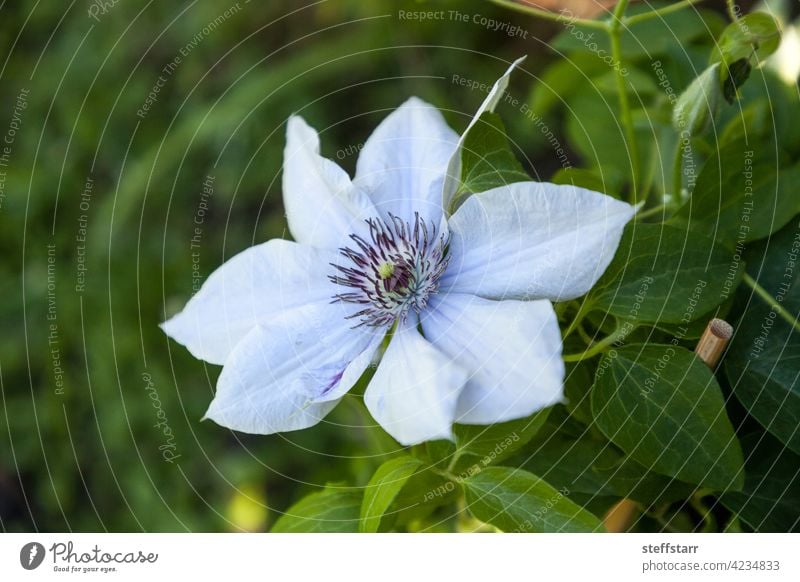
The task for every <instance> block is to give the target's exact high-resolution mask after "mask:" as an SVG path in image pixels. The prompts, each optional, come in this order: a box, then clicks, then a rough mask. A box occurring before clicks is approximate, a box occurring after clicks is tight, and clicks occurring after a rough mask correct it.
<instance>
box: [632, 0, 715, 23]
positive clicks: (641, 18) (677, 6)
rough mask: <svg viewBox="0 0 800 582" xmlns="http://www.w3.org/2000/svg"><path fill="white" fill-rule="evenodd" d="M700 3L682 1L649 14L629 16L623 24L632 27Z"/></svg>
mask: <svg viewBox="0 0 800 582" xmlns="http://www.w3.org/2000/svg"><path fill="white" fill-rule="evenodd" d="M702 1H703V0H682V1H681V2H675V4H670V5H669V6H665V7H664V8H659V9H658V10H653V11H651V12H643V13H641V14H636V15H634V16H629V17H628V19H627V20H626V21H625V22H626V23H627V24H628V25H629V26H632V25H634V24H636V23H638V22H644V21H645V20H650V19H651V18H655V17H656V16H662V17H663V16H666V15H667V14H670V13H672V12H677V11H678V10H683V9H684V8H688V7H689V6H694V5H695V4H700V2H702Z"/></svg>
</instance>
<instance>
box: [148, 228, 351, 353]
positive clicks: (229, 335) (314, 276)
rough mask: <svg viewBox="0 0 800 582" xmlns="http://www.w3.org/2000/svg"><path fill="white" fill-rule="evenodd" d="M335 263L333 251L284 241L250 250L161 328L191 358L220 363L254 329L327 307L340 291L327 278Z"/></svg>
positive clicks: (218, 272) (223, 268) (215, 275)
mask: <svg viewBox="0 0 800 582" xmlns="http://www.w3.org/2000/svg"><path fill="white" fill-rule="evenodd" d="M337 261H340V258H339V256H338V253H336V252H334V251H328V250H324V249H314V248H312V247H307V246H304V245H299V244H297V243H294V242H290V241H286V240H279V239H275V240H271V241H269V242H266V243H263V244H260V245H256V246H254V247H250V248H249V249H247V250H245V251H242V252H241V253H239V254H238V255H235V256H234V257H233V258H231V259H229V260H228V261H227V262H225V263H224V264H223V265H222V266H221V267H219V268H218V269H217V270H216V271H214V272H213V273H212V274H211V275H210V276H209V277H208V279H207V280H206V282H205V283H204V284H203V286H202V287H201V288H200V290H199V291H198V292H197V293H196V294H195V295H194V297H192V298H191V299H190V300H189V303H187V305H186V307H185V308H184V309H183V311H181V312H180V313H179V314H178V315H176V316H175V317H173V318H172V319H170V320H169V321H167V322H165V323H163V324H162V325H161V327H162V329H163V330H164V332H166V334H167V335H168V336H169V337H171V338H172V339H174V340H175V341H177V342H178V343H180V344H182V345H184V346H186V348H187V349H188V350H189V351H190V352H191V354H192V355H193V356H194V357H195V358H198V359H201V360H205V361H207V362H210V363H212V364H224V363H225V361H226V360H227V358H228V356H229V354H230V353H231V351H232V350H233V349H234V348H235V347H236V345H237V344H238V343H239V342H240V341H241V340H242V339H243V338H244V337H245V336H246V335H247V334H248V333H249V332H250V331H251V330H252V329H253V328H254V327H255V326H256V325H259V324H266V323H267V322H269V321H271V320H274V319H276V318H279V317H284V316H287V314H291V313H292V312H293V311H295V310H297V309H299V308H302V307H305V306H308V305H314V304H316V305H319V306H328V304H329V303H330V301H331V298H332V297H333V296H334V295H335V294H336V293H338V292H339V290H338V289H337V288H336V287H334V286H333V284H332V283H330V282H329V281H328V279H327V277H326V274H327V273H328V272H331V271H332V268H331V266H330V265H329V263H332V262H337ZM333 307H334V306H331V308H333ZM331 311H333V309H332V310H331ZM343 325H345V327H346V326H347V325H348V324H347V323H344V324H343Z"/></svg>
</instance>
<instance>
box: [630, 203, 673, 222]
mask: <svg viewBox="0 0 800 582" xmlns="http://www.w3.org/2000/svg"><path fill="white" fill-rule="evenodd" d="M670 206H671V205H670V204H659V205H658V206H653V207H652V208H648V209H647V210H642V211H641V212H637V213H636V220H641V219H642V218H647V217H648V216H653V215H654V214H663V213H664V211H665V210H667V209H668V208H670Z"/></svg>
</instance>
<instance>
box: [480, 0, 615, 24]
mask: <svg viewBox="0 0 800 582" xmlns="http://www.w3.org/2000/svg"><path fill="white" fill-rule="evenodd" d="M489 2H491V3H492V4H497V5H498V6H503V7H504V8H508V9H509V10H513V11H515V12H521V13H522V14H527V15H529V16H536V17H538V18H543V19H545V20H552V21H553V22H561V23H563V22H564V21H565V20H568V21H569V22H570V23H571V24H576V25H578V26H585V27H586V28H596V29H598V30H605V29H606V28H607V26H606V23H605V22H602V21H600V20H589V19H587V18H572V17H565V16H564V14H562V13H561V12H550V11H549V10H544V9H543V8H536V7H534V6H529V5H527V4H525V3H524V1H523V2H512V1H511V0H489Z"/></svg>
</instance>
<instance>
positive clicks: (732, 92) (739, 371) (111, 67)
mask: <svg viewBox="0 0 800 582" xmlns="http://www.w3.org/2000/svg"><path fill="white" fill-rule="evenodd" d="M234 4H235V3H234ZM277 4H278V3H268V5H266V6H262V5H261V4H259V5H258V6H255V3H254V4H247V5H245V4H241V7H240V8H239V9H238V10H235V11H233V12H232V14H231V15H230V16H229V17H226V18H225V19H223V20H222V21H220V22H219V23H218V25H216V26H215V27H214V29H213V30H210V29H209V30H210V32H208V33H204V32H203V31H204V30H206V29H208V27H209V23H210V22H214V21H215V19H218V18H219V16H220V14H221V13H223V12H224V11H225V8H222V9H220V6H219V4H218V3H214V2H211V1H210V0H209V1H205V0H201V1H199V2H197V3H194V4H192V6H191V7H189V8H186V7H181V6H177V5H176V6H172V5H170V4H169V3H154V5H153V6H151V7H149V8H148V10H146V11H143V12H142V14H141V15H139V14H138V11H139V8H137V7H135V6H133V5H132V4H131V5H129V4H127V3H119V4H118V5H115V6H113V8H111V9H109V10H108V12H107V13H105V14H103V15H102V16H101V19H100V20H99V21H98V22H95V21H94V20H92V19H90V18H87V16H86V15H85V14H84V13H82V12H80V11H78V12H70V13H69V14H67V15H66V16H65V17H64V19H63V21H62V16H64V15H63V13H62V12H61V10H62V8H61V7H59V6H58V5H57V4H52V3H51V5H50V6H40V5H37V8H36V10H33V11H32V12H31V15H30V18H29V19H28V14H27V10H28V8H26V7H24V6H23V4H19V5H15V4H12V5H10V6H7V7H5V8H4V9H3V16H4V19H5V21H6V22H8V23H13V26H11V25H8V24H7V25H5V27H4V30H3V32H2V34H1V35H0V38H2V40H3V43H4V46H6V48H7V50H8V52H9V54H10V58H9V60H8V61H7V65H6V66H5V69H4V71H3V73H2V74H3V75H4V77H3V80H4V81H5V83H4V84H3V85H2V86H0V91H2V94H3V97H4V103H11V104H13V103H15V102H17V101H18V96H19V95H20V92H21V91H22V90H23V89H29V94H28V96H27V98H26V101H25V107H24V109H22V110H21V120H22V127H23V129H24V130H23V131H20V132H19V133H18V134H17V137H16V140H15V143H14V144H13V150H12V154H11V158H10V162H9V164H8V166H7V167H4V168H2V170H4V172H5V173H4V174H3V176H2V179H3V182H2V184H3V190H0V193H2V197H0V202H1V204H0V244H2V248H3V250H4V251H5V252H4V257H5V258H4V261H3V262H2V264H0V269H2V271H1V272H2V276H1V277H0V291H1V292H2V294H3V297H4V299H5V300H4V301H3V303H2V304H0V320H2V325H3V330H4V333H3V334H2V336H1V337H0V382H1V384H0V391H2V396H3V414H2V415H0V425H2V427H0V433H2V434H3V435H7V436H6V437H3V438H4V439H8V440H7V441H6V442H5V445H4V446H2V447H0V520H1V521H0V523H2V527H3V529H4V530H10V531H15V530H32V529H38V530H45V531H47V530H51V531H52V530H66V529H70V530H73V531H85V530H103V529H107V530H110V531H126V530H145V531H175V530H223V529H228V530H238V529H267V528H269V529H271V530H272V531H282V532H288V531H366V532H374V531H476V530H477V531H484V530H489V531H495V530H500V531H525V532H528V531H531V532H533V531H536V532H541V531H547V532H551V531H552V532H556V531H601V530H602V529H603V515H604V514H605V512H606V511H607V510H608V509H609V508H610V507H612V506H613V505H614V504H616V503H618V502H619V501H620V500H622V499H628V500H632V501H633V502H635V503H636V504H637V507H638V510H639V512H638V513H637V517H636V520H635V521H634V522H633V523H631V524H630V529H632V530H637V531H658V530H670V531H673V530H686V531H694V530H711V531H723V530H726V529H730V528H733V527H738V528H741V529H744V530H747V531H795V530H797V529H798V528H799V527H800V500H798V491H800V482H798V479H800V477H798V476H799V475H800V457H798V455H800V431H798V430H797V427H798V424H800V387H799V384H798V377H800V370H799V369H798V358H797V353H798V349H800V345H798V342H800V340H798V337H800V336H799V335H798V334H800V324H798V323H797V319H796V318H797V316H798V312H800V283H798V272H799V271H800V267H798V264H797V260H798V259H797V257H798V253H800V243H799V242H798V241H800V214H799V213H800V206H798V204H799V203H798V196H797V195H796V192H795V185H796V183H797V181H798V172H800V128H798V125H797V123H796V119H797V116H798V113H800V95H799V94H798V88H797V85H796V83H795V84H789V85H787V84H786V83H785V82H784V81H783V80H781V79H780V78H779V77H778V76H777V75H776V73H775V72H773V70H772V68H770V67H769V66H767V65H766V64H765V59H767V58H768V57H769V56H770V55H771V54H772V53H774V51H775V50H776V49H777V47H778V42H779V39H780V28H781V27H784V26H787V25H788V22H786V21H779V20H776V19H775V18H773V17H772V16H768V15H766V14H764V13H758V12H756V13H751V14H747V15H743V16H742V17H741V18H740V19H739V20H737V22H727V21H726V20H725V17H724V15H723V14H722V13H721V12H716V11H713V10H711V9H708V8H702V7H700V6H702V4H700V5H692V6H689V5H688V4H687V6H686V7H684V9H682V10H672V9H668V6H669V4H666V3H661V4H659V3H656V2H648V3H640V4H635V5H632V6H631V7H628V8H627V10H625V12H624V13H622V12H620V13H619V14H618V16H619V18H621V19H625V20H620V21H615V20H614V18H613V17H611V16H610V15H606V16H607V18H606V19H605V20H595V21H591V22H589V23H586V22H580V21H578V22H572V21H568V20H562V21H561V22H560V23H555V22H550V21H548V20H538V19H535V18H528V17H526V16H525V15H524V14H520V13H517V12H510V11H504V10H503V9H502V8H501V7H497V6H489V5H488V4H486V3H483V2H477V1H470V2H458V3H457V2H455V1H454V0H453V1H449V0H447V1H445V0H442V1H438V2H436V3H435V5H436V9H438V10H444V11H445V12H447V11H449V10H458V11H460V12H461V13H463V14H470V15H474V14H480V15H483V16H486V17H487V18H492V19H495V20H496V21H497V22H508V23H514V24H517V25H519V26H520V27H521V29H520V30H522V31H524V32H527V33H529V34H526V35H522V34H519V35H513V36H512V35H508V34H503V33H502V32H498V31H497V30H495V31H493V30H490V29H488V28H487V27H485V26H481V25H480V24H476V23H474V22H472V21H470V22H468V23H456V22H452V21H451V22H448V23H446V25H442V24H441V23H436V22H407V21H404V20H401V19H399V18H398V10H411V11H413V10H419V9H420V6H426V7H427V6H431V5H433V4H434V3H433V2H429V3H428V4H419V3H417V2H414V1H412V0H408V1H405V0H397V1H394V0H380V1H377V2H369V3H365V2H356V1H355V0H337V1H336V2H327V3H322V4H319V5H314V6H308V7H301V8H298V9H297V10H296V11H295V12H294V13H291V14H287V12H286V11H287V9H286V8H281V7H279V6H277ZM621 4H622V5H623V7H622V8H623V9H625V5H627V2H622V3H621ZM235 5H236V6H239V5H238V4H235ZM657 10H665V12H664V13H663V15H662V14H660V13H657V12H654V11H657ZM386 15H388V16H386ZM174 19H176V20H175V25H174V26H168V27H165V26H163V23H165V22H171V21H173V20H174ZM276 19H279V20H276ZM367 19H368V20H367ZM615 22H617V24H615ZM619 22H624V23H626V24H627V25H626V26H620V25H619V24H618V23H619ZM15 28H16V29H15ZM12 32H13V34H12ZM17 33H19V36H18V35H17ZM51 33H55V34H53V37H52V42H51V43H50V44H45V42H44V40H46V39H48V38H49V37H50V35H51ZM198 35H199V36H198ZM589 35H593V37H592V39H591V40H588V41H587V40H586V38H587V37H588V36H589ZM537 38H545V39H552V42H551V43H550V44H551V47H552V48H551V49H547V50H545V49H544V48H543V43H540V42H538V41H536V40H535V39H537ZM198 39H199V40H198ZM190 41H192V43H193V44H192V43H190ZM187 43H190V44H187ZM376 47H380V48H379V49H378V50H375V49H376ZM436 47H439V48H436ZM441 47H457V48H458V50H453V49H448V48H441ZM461 49H469V50H461ZM182 50H183V51H184V52H185V53H186V54H183V53H182V52H181V51H182ZM528 53H530V54H531V55H534V54H535V56H536V58H535V59H530V58H529V59H528V61H527V63H526V65H527V67H528V69H526V70H527V72H528V74H517V76H516V77H515V78H514V79H513V82H512V86H511V89H510V91H509V95H512V96H513V97H515V99H510V100H505V101H503V102H501V104H500V105H499V106H498V114H494V113H487V114H484V116H482V117H481V119H479V121H478V123H477V124H476V125H475V126H474V127H473V129H472V131H471V132H470V133H469V134H468V135H467V138H466V141H465V147H464V151H463V154H462V176H461V177H462V186H461V189H460V190H459V193H458V194H459V196H460V197H461V198H462V199H463V197H466V196H469V195H470V194H472V193H474V192H480V191H484V190H487V189H489V188H491V187H494V186H498V185H503V184H506V183H509V182H515V181H519V180H526V179H529V178H528V176H531V177H532V178H533V179H536V180H542V181H545V180H546V181H555V182H559V183H573V184H575V185H578V186H584V187H588V188H591V189H594V190H599V191H603V192H606V193H608V194H610V195H612V196H616V197H618V198H621V199H625V200H628V201H630V202H632V203H638V204H641V205H642V207H641V208H640V210H639V213H638V215H637V217H636V219H635V220H634V221H633V222H632V223H631V224H630V225H629V226H628V228H627V229H626V232H625V235H624V237H623V241H622V243H621V244H620V247H619V250H618V252H617V255H616V257H615V259H614V261H613V262H612V263H611V265H610V267H609V268H608V270H607V271H606V273H605V275H604V276H603V277H602V278H601V280H600V281H599V282H598V284H597V286H596V287H595V288H594V289H593V290H592V291H590V292H589V294H588V295H587V296H585V297H583V298H579V299H577V300H573V301H570V302H566V303H563V304H559V305H557V312H558V313H559V316H560V323H561V325H562V329H563V330H564V351H565V357H566V359H567V361H568V362H569V365H568V368H567V374H568V375H567V380H566V393H567V397H568V402H566V403H564V404H560V405H557V406H555V407H553V408H552V409H549V410H546V411H543V412H540V413H538V414H536V415H534V416H532V417H530V418H526V419H519V420H516V421H512V422H510V423H503V424H499V425H495V426H490V427H477V426H457V427H456V428H455V439H454V440H455V442H453V443H450V442H446V441H437V442H429V443H425V444H424V445H420V446H416V447H413V448H411V449H408V450H403V449H401V448H400V447H399V446H398V445H397V444H396V443H394V442H393V441H392V440H391V439H390V438H389V437H388V436H387V435H386V434H384V433H383V432H382V431H381V430H380V429H379V428H378V427H374V426H373V424H374V423H372V421H371V420H370V419H368V418H366V417H365V412H364V408H363V404H362V402H361V400H362V397H361V394H362V392H363V385H362V386H361V387H360V388H359V389H356V390H354V391H353V393H352V394H350V395H348V396H346V397H345V399H344V402H343V404H342V405H341V406H339V407H338V408H337V409H336V410H335V412H334V413H332V415H331V416H330V417H328V419H327V421H326V422H324V423H321V424H320V425H319V426H317V427H315V428H313V429H310V430H308V431H304V432H301V433H300V432H299V433H290V434H285V435H273V436H270V437H254V436H250V435H241V434H236V433H230V432H225V431H223V430H222V429H220V428H219V427H217V426H215V425H213V424H211V423H208V422H199V419H200V418H201V417H202V414H203V412H204V407H205V405H206V404H207V402H208V401H209V400H210V396H211V394H212V392H213V387H214V382H215V379H216V376H217V375H218V373H219V370H218V368H216V367H210V366H209V367H206V366H203V365H201V364H199V363H198V362H196V361H195V360H194V359H193V358H192V357H191V356H190V355H189V354H188V353H185V352H184V351H183V350H178V349H175V347H174V345H170V344H169V342H168V341H167V340H166V338H165V337H164V336H163V335H162V334H161V333H160V332H159V330H158V328H157V326H156V324H157V323H158V322H160V321H163V320H164V318H165V317H166V316H168V315H171V314H173V313H174V312H175V311H176V310H177V309H178V308H179V307H180V305H181V303H182V301H183V298H185V297H187V296H189V295H190V294H191V293H192V291H193V290H195V288H196V285H197V283H198V281H202V280H203V279H204V277H205V276H206V275H207V274H208V273H209V272H210V271H212V270H213V269H214V268H215V267H216V266H218V265H219V264H220V263H221V262H222V261H223V260H224V259H225V258H227V257H230V256H231V255H233V254H234V253H236V252H238V251H239V250H242V249H243V248H246V247H247V246H250V245H251V244H252V243H253V242H259V241H263V240H266V239H269V238H273V237H280V236H283V235H284V232H285V221H284V217H283V209H282V205H281V202H280V175H279V174H280V164H281V159H282V148H283V123H284V121H285V119H286V118H287V117H288V115H289V114H291V113H293V112H302V114H303V115H304V116H307V117H308V118H309V120H310V121H311V122H313V123H314V124H315V125H316V126H318V127H320V128H326V127H327V128H328V129H327V130H325V140H323V144H324V148H325V150H326V151H324V152H323V153H325V155H327V156H329V157H331V158H333V159H335V160H336V161H337V162H339V163H341V164H342V165H344V166H345V167H347V168H349V169H352V168H353V166H354V164H355V158H356V154H357V152H358V150H359V148H360V144H361V143H362V142H363V140H364V139H365V138H366V135H367V134H368V128H370V127H373V126H374V125H375V124H376V122H377V121H378V120H379V119H380V118H381V117H382V116H383V115H384V113H385V111H386V110H388V109H390V108H393V107H395V106H397V104H398V103H399V102H400V101H402V98H404V97H405V96H408V95H411V94H417V95H419V96H420V97H423V98H425V99H426V100H428V101H430V102H432V103H434V104H436V105H437V106H439V107H440V108H441V109H442V110H443V111H444V112H445V116H446V117H447V118H448V121H449V122H450V123H451V125H452V126H453V127H455V128H458V129H463V128H464V127H465V126H466V121H465V118H464V116H463V115H461V114H459V113H456V112H458V111H469V110H474V107H475V106H476V105H477V103H479V102H480V101H481V100H482V99H483V97H484V93H483V92H481V91H480V90H479V89H478V88H475V89H474V90H470V89H469V88H466V87H465V86H464V85H463V84H458V83H457V81H455V80H453V75H458V76H460V78H469V79H470V80H474V81H479V80H480V81H481V82H486V83H489V84H490V83H491V80H492V79H494V78H496V76H497V73H498V71H499V70H500V69H502V68H503V67H504V63H505V62H510V61H512V60H513V59H515V58H516V57H518V56H519V55H521V54H528ZM486 55H491V56H486ZM601 55H602V56H601ZM177 56H181V59H180V62H179V63H178V64H177V65H176V66H175V67H174V69H170V70H169V72H165V67H167V66H168V64H169V63H171V62H175V61H174V59H175V58H176V57H177ZM607 59H610V60H607ZM159 76H162V77H163V78H164V82H163V86H162V87H159V90H158V92H157V94H156V95H155V96H154V99H153V100H152V102H149V101H148V94H151V93H152V92H153V88H154V87H155V86H156V82H157V81H158V79H159ZM367 80H368V81H367ZM472 87H477V85H475V86H473V85H470V88H472ZM720 97H723V98H722V99H720ZM145 104H148V107H149V109H147V110H143V107H144V106H145ZM12 108H13V106H12ZM365 111H370V112H375V113H370V114H367V115H365V114H363V112H365ZM137 112H140V113H141V114H138V113H137ZM3 115H4V116H5V117H4V119H5V120H7V121H8V120H11V118H12V111H11V110H10V109H9V108H8V107H6V108H5V109H4V112H3ZM341 120H345V121H341ZM340 121H341V122H340ZM504 124H505V125H504ZM4 125H5V124H4ZM208 184H212V186H211V187H208ZM204 187H205V191H204ZM209 192H211V193H209ZM81 237H83V239H85V240H83V239H82V238H81ZM715 316H724V317H726V319H727V320H728V321H730V322H731V323H733V324H734V326H735V328H736V334H735V336H734V338H733V341H732V344H731V346H730V349H729V352H728V354H727V356H726V357H725V359H724V364H723V365H721V366H719V367H717V368H716V369H714V370H710V369H708V368H707V367H706V366H705V365H704V364H703V363H702V362H701V361H699V360H698V358H697V357H696V356H694V355H693V354H692V349H693V347H694V344H695V343H696V339H697V337H698V336H699V334H700V333H701V332H702V329H703V328H704V327H705V324H706V323H707V322H708V321H709V320H710V319H711V318H713V317H715ZM667 354H668V357H667ZM362 384H363V383H362ZM342 426H355V427H360V428H350V429H347V430H343V429H342ZM321 459H322V462H320V460H321ZM323 484H327V485H323ZM699 500H702V502H703V504H705V505H702V504H701V503H700V502H699ZM243 502H244V503H245V505H244V506H245V507H248V505H247V503H251V504H254V505H255V506H256V507H261V508H262V509H263V508H266V509H267V510H268V511H266V512H265V515H264V516H263V517H261V514H260V513H259V512H258V511H255V512H254V513H255V514H256V516H257V517H258V519H256V520H244V521H243V520H241V519H239V518H237V517H236V512H233V511H230V510H226V508H229V507H240V506H242V503H243ZM701 505H702V506H703V507H705V508H706V509H705V510H703V511H700V510H699V509H698V508H699V507H701ZM244 522H247V523H246V524H245V523H244Z"/></svg>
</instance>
